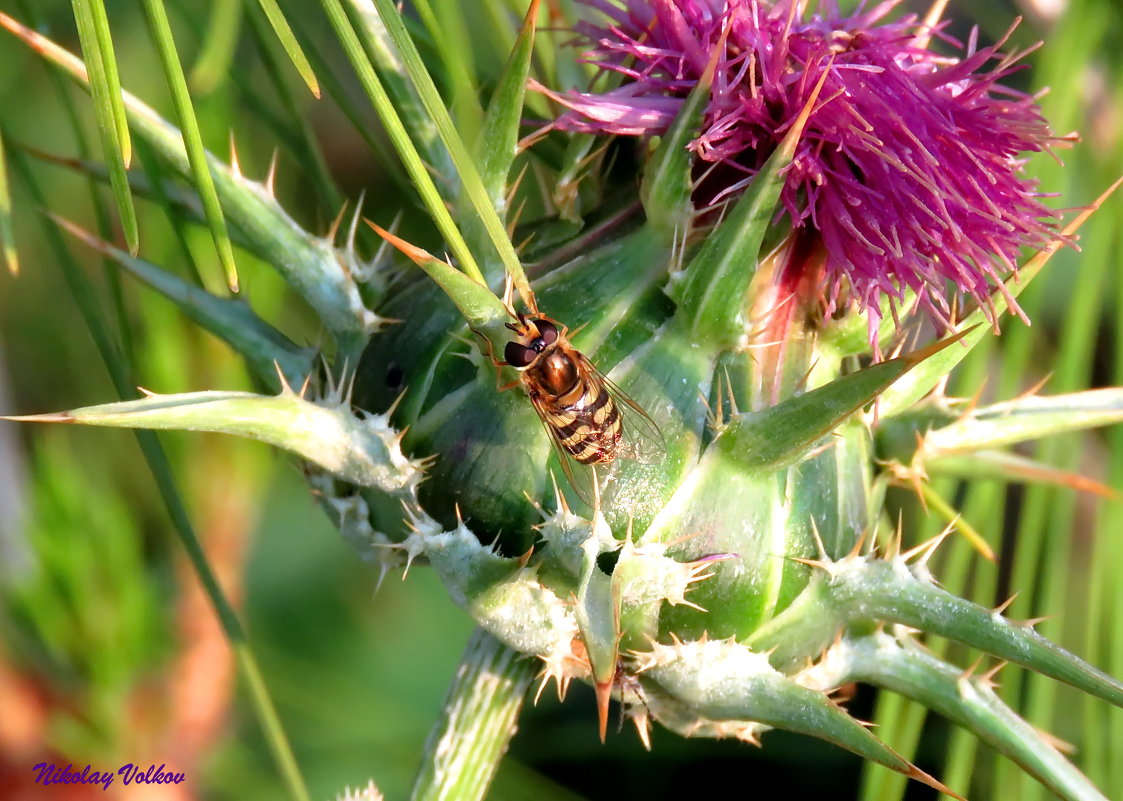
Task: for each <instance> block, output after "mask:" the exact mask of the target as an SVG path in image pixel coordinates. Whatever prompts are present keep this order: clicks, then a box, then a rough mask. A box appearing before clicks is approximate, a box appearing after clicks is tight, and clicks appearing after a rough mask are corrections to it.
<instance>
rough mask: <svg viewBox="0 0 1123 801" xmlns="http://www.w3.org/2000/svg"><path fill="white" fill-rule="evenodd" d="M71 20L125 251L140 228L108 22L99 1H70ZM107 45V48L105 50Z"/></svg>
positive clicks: (136, 244)
mask: <svg viewBox="0 0 1123 801" xmlns="http://www.w3.org/2000/svg"><path fill="white" fill-rule="evenodd" d="M73 5H74V20H75V22H76V23H77V25H78V41H79V43H80V44H81V46H82V54H83V56H84V58H85V61H86V67H87V69H88V70H89V76H90V94H91V95H93V99H94V113H95V114H96V116H97V121H98V135H99V137H100V138H101V145H102V152H103V153H104V155H105V164H106V166H107V167H108V169H109V183H110V185H111V186H112V188H113V198H114V200H115V201H116V203H117V211H118V213H119V214H120V215H121V228H122V230H123V231H124V234H125V242H126V243H127V244H128V248H129V252H130V253H134V254H135V253H136V252H137V250H138V249H139V248H140V231H139V229H138V227H137V219H136V209H135V208H134V207H133V198H132V195H131V194H130V193H129V181H128V178H127V177H126V175H125V170H126V169H127V167H128V163H129V162H130V161H131V160H132V144H131V142H130V140H129V130H128V121H127V120H126V119H125V110H124V105H123V104H122V100H121V82H120V78H119V77H118V75H117V64H116V61H115V60H114V57H113V45H112V41H111V39H110V36H109V22H108V20H107V19H106V18H105V7H104V6H103V5H102V3H101V0H73ZM106 48H108V50H107V49H106Z"/></svg>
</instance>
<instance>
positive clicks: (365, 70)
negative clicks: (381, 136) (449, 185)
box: [321, 0, 484, 283]
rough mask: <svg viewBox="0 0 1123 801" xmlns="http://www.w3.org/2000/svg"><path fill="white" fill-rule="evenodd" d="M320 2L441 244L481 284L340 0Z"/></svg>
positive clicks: (472, 259)
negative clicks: (439, 235)
mask: <svg viewBox="0 0 1123 801" xmlns="http://www.w3.org/2000/svg"><path fill="white" fill-rule="evenodd" d="M321 2H322V3H323V6H324V10H325V11H326V12H327V14H328V19H329V20H330V22H331V24H332V28H333V29H334V30H335V34H336V36H337V37H338V38H339V41H340V43H341V44H342V45H343V49H344V51H345V52H346V54H347V58H348V59H349V60H350V61H351V66H352V67H353V68H354V69H355V72H356V73H357V74H358V76H359V81H360V82H361V83H362V85H363V89H364V90H365V91H366V93H367V96H368V97H369V98H370V101H371V103H373V104H374V108H375V111H377V112H378V116H379V117H380V118H381V120H382V124H383V126H384V127H385V128H386V133H387V134H388V135H389V137H390V141H391V142H393V143H394V148H395V149H396V150H397V152H398V156H399V157H400V158H401V160H402V163H403V164H405V168H406V172H408V173H409V176H410V179H411V180H412V181H413V184H414V186H415V187H416V188H417V192H418V194H419V195H421V200H422V201H423V202H424V203H425V208H426V209H428V211H429V214H430V216H431V217H432V219H433V222H434V223H435V224H436V226H437V229H438V230H439V231H440V232H441V235H442V236H443V237H444V238H445V243H446V244H447V245H448V248H449V250H450V251H451V252H452V255H453V257H454V258H455V259H456V260H457V262H458V263H459V265H458V266H459V267H460V269H461V270H463V271H464V272H465V273H467V274H468V275H469V276H470V277H472V278H474V279H476V280H477V281H479V282H480V283H484V277H483V273H481V272H480V268H479V265H478V264H477V263H476V259H475V257H474V256H473V254H472V252H471V251H470V250H469V249H468V243H467V242H465V241H464V237H463V235H462V234H461V233H460V229H459V228H458V227H457V226H456V222H455V221H454V220H453V219H452V215H451V214H450V213H449V211H448V208H447V207H446V206H445V202H444V200H443V199H442V198H441V195H440V192H439V191H438V190H437V186H436V184H435V183H434V182H433V178H432V177H431V176H430V175H429V171H428V168H427V166H426V164H425V162H424V161H422V159H421V155H420V154H419V153H418V151H417V148H416V147H415V146H414V144H413V134H411V133H410V131H408V130H407V129H406V127H405V125H404V124H403V123H402V118H401V117H400V116H399V115H398V112H397V109H396V108H395V107H394V104H393V103H392V102H391V101H390V97H389V95H387V94H386V89H385V87H384V86H383V85H382V81H381V80H379V78H378V75H377V74H376V73H375V71H374V68H373V67H372V66H371V63H370V61H369V60H368V59H367V57H366V54H365V53H364V52H363V47H362V44H361V43H360V41H359V38H358V36H357V35H356V33H355V29H354V28H353V27H351V22H350V20H349V19H348V18H347V12H346V11H344V9H343V6H342V5H341V4H340V0H321Z"/></svg>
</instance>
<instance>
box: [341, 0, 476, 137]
mask: <svg viewBox="0 0 1123 801" xmlns="http://www.w3.org/2000/svg"><path fill="white" fill-rule="evenodd" d="M353 1H357V2H359V3H362V4H364V5H369V0H353ZM413 7H414V8H416V9H417V16H418V17H420V18H421V22H422V23H423V24H424V25H425V29H426V30H428V31H429V35H430V36H432V37H433V45H434V49H435V50H436V51H437V58H439V59H440V61H441V64H442V66H443V67H444V71H445V79H446V81H447V86H448V88H449V92H450V94H451V96H452V102H451V103H450V105H451V106H452V108H453V110H454V112H455V117H456V123H457V130H459V131H462V132H463V133H464V138H465V139H466V140H467V141H473V140H474V138H475V136H476V134H477V133H478V132H479V128H480V122H481V120H482V119H483V109H482V108H480V103H479V97H480V90H479V87H478V86H477V84H476V69H477V67H476V63H475V57H474V55H473V53H472V38H471V35H470V33H469V31H468V25H467V22H466V21H465V19H464V14H463V13H462V8H461V2H460V0H452V2H449V0H434V1H433V2H430V0H414V1H413Z"/></svg>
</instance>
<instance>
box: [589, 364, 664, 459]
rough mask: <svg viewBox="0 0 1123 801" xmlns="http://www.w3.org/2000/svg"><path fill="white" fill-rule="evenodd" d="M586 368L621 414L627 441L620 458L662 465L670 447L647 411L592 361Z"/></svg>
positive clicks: (622, 445) (621, 444)
mask: <svg viewBox="0 0 1123 801" xmlns="http://www.w3.org/2000/svg"><path fill="white" fill-rule="evenodd" d="M586 365H587V367H588V369H589V370H591V371H592V372H593V373H594V374H595V375H596V378H597V380H598V381H599V382H600V383H601V384H602V385H603V388H604V391H605V392H607V393H608V394H609V396H610V397H611V398H612V400H613V402H614V403H615V404H616V410H617V411H618V412H619V413H620V422H621V430H622V432H623V439H622V441H621V443H620V448H619V450H618V451H617V453H616V455H617V456H618V457H619V458H621V459H628V460H630V461H633V462H638V463H639V464H659V463H660V462H662V461H663V458H664V457H665V456H666V455H667V445H666V443H665V442H664V440H663V434H662V432H661V431H659V426H657V425H656V424H655V421H654V420H652V419H651V416H650V415H649V414H648V413H647V412H645V411H644V409H643V407H642V406H640V405H639V404H638V403H636V402H635V401H634V400H632V399H631V398H630V397H629V396H628V393H626V392H625V391H624V390H622V389H620V387H618V386H617V385H616V384H615V383H613V382H612V381H611V380H610V379H609V378H608V376H606V375H605V374H604V373H602V372H600V371H599V370H597V368H596V367H594V366H593V365H592V363H590V362H589V361H588V360H586Z"/></svg>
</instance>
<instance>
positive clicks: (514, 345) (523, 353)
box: [503, 342, 538, 367]
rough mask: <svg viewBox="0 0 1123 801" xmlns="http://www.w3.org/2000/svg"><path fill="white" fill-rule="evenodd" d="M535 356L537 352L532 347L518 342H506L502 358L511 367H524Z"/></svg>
mask: <svg viewBox="0 0 1123 801" xmlns="http://www.w3.org/2000/svg"><path fill="white" fill-rule="evenodd" d="M537 356H538V354H537V353H536V352H535V351H534V349H533V348H528V347H526V346H525V345H520V344H519V343H518V342H508V343H507V347H505V348H504V349H503V358H505V359H506V360H507V364H509V365H511V366H512V367H526V366H528V365H529V364H530V363H531V362H532V361H534V359H535V358H536V357H537Z"/></svg>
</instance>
